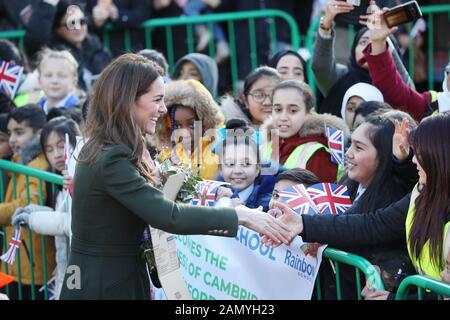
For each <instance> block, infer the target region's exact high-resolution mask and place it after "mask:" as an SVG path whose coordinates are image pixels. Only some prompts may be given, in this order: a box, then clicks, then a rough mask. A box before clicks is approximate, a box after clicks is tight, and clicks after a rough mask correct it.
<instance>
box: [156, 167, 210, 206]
mask: <svg viewBox="0 0 450 320" xmlns="http://www.w3.org/2000/svg"><path fill="white" fill-rule="evenodd" d="M159 171H160V172H159V175H160V187H161V188H162V187H163V186H164V184H165V183H166V182H167V179H169V177H170V176H171V175H173V174H177V173H184V175H185V177H184V181H183V185H182V186H181V188H180V191H179V192H178V194H177V197H176V199H175V201H176V202H182V203H190V202H191V200H192V199H193V198H194V196H195V195H196V194H197V191H196V188H195V187H196V185H197V184H198V183H199V182H200V181H202V178H200V177H199V176H197V175H195V174H194V173H193V172H192V170H190V169H188V168H184V167H180V166H174V165H172V163H171V161H170V160H166V161H165V162H163V163H162V164H161V165H160V167H159Z"/></svg>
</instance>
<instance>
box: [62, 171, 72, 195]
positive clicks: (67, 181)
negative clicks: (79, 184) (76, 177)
mask: <svg viewBox="0 0 450 320" xmlns="http://www.w3.org/2000/svg"><path fill="white" fill-rule="evenodd" d="M62 174H63V178H64V182H63V188H64V189H66V190H68V189H69V186H70V184H71V183H72V178H73V177H71V176H69V173H68V172H67V170H63V172H62Z"/></svg>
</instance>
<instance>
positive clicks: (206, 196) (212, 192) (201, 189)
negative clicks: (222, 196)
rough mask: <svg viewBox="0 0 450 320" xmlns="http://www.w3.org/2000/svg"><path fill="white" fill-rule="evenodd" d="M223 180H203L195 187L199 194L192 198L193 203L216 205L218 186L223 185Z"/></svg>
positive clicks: (206, 205) (203, 205)
mask: <svg viewBox="0 0 450 320" xmlns="http://www.w3.org/2000/svg"><path fill="white" fill-rule="evenodd" d="M223 184H224V183H223V182H220V181H213V180H203V181H202V182H199V183H198V184H197V186H196V187H195V190H196V192H197V194H196V195H195V196H194V198H193V199H192V202H191V203H192V205H194V206H202V207H214V205H215V204H216V191H217V188H218V187H220V186H221V185H223Z"/></svg>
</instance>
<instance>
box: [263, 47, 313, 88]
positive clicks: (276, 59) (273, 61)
mask: <svg viewBox="0 0 450 320" xmlns="http://www.w3.org/2000/svg"><path fill="white" fill-rule="evenodd" d="M288 54H290V55H293V56H295V57H297V58H298V59H299V60H300V62H301V63H302V67H303V75H304V78H305V83H308V72H307V70H306V61H305V60H304V59H303V58H302V56H301V55H299V54H298V52H296V51H293V50H281V51H278V52H277V53H275V54H274V56H273V57H272V58H271V59H270V61H269V63H268V64H267V65H268V66H269V67H272V68H274V69H276V68H277V64H278V62H279V61H280V60H281V58H283V57H284V56H287V55H288Z"/></svg>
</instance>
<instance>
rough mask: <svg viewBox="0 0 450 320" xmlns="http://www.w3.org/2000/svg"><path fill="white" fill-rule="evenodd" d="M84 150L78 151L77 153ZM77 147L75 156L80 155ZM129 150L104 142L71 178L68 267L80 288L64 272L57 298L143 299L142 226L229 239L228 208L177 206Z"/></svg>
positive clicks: (232, 216)
mask: <svg viewBox="0 0 450 320" xmlns="http://www.w3.org/2000/svg"><path fill="white" fill-rule="evenodd" d="M85 149H86V148H84V149H83V151H84V150H85ZM83 151H82V153H81V155H80V158H81V159H83V158H84V156H85V155H84V154H83V153H84V152H83ZM131 154H132V150H131V149H130V148H129V147H127V146H123V145H110V146H108V147H105V148H104V149H103V150H101V151H100V153H99V155H98V157H97V158H96V160H95V161H93V162H92V163H90V164H89V165H87V164H83V163H82V162H79V163H78V165H77V169H76V174H75V178H74V189H73V207H72V243H71V252H70V258H69V265H76V266H78V267H79V268H80V269H79V270H80V273H79V275H80V276H81V280H80V288H79V289H76V290H73V288H71V287H68V286H67V285H68V284H73V281H72V282H71V281H67V280H70V277H72V278H73V274H69V273H66V278H65V279H64V282H63V289H62V292H61V297H60V298H61V299H62V300H65V299H134V300H136V299H149V298H150V286H149V279H148V276H147V272H146V268H145V263H144V261H143V260H142V259H140V258H139V247H140V245H141V243H142V234H143V232H144V228H145V227H146V225H148V224H150V225H151V226H152V227H154V228H157V229H161V230H165V231H167V232H170V233H175V234H210V235H222V236H230V237H234V236H235V235H236V233H237V229H238V228H237V227H238V219H237V215H236V212H235V210H234V209H231V208H220V209H215V208H205V207H193V206H183V205H178V204H176V203H174V202H172V201H170V200H168V199H166V198H165V197H164V195H163V193H162V192H161V191H159V190H157V189H156V188H154V187H152V186H151V185H150V184H149V183H148V182H147V181H146V180H145V179H144V178H143V177H142V176H141V175H140V174H139V172H138V171H137V169H136V167H135V165H134V164H133V163H132V162H131V160H130V158H131Z"/></svg>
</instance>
